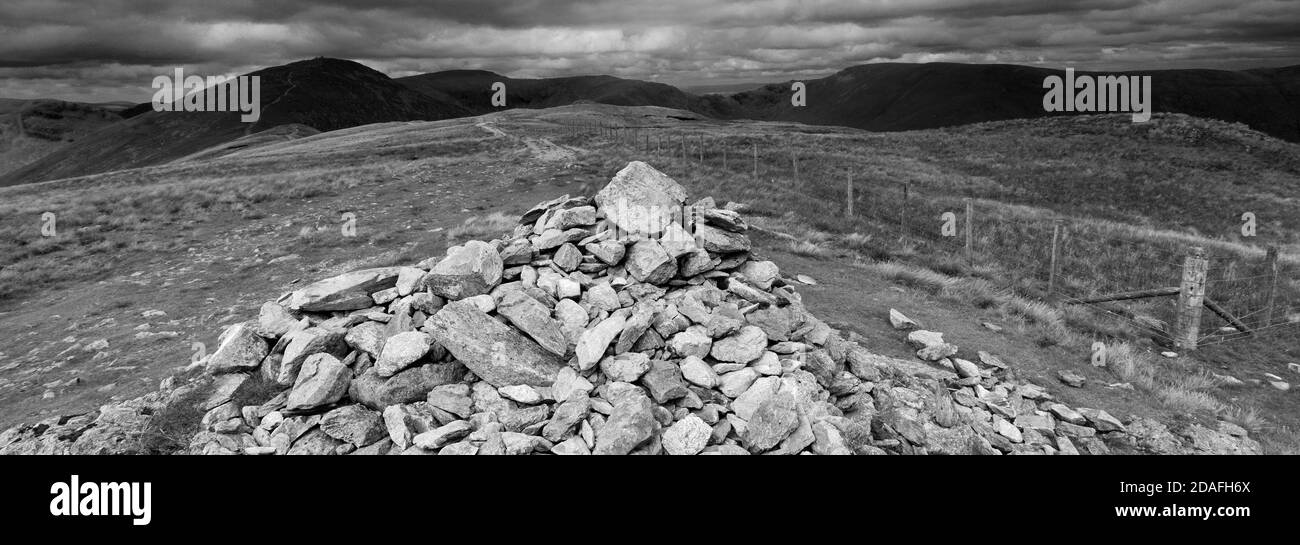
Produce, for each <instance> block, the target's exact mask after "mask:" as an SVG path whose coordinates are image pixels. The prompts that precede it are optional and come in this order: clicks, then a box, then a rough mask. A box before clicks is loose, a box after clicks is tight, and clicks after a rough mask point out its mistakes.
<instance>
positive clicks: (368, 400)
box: [348, 362, 465, 410]
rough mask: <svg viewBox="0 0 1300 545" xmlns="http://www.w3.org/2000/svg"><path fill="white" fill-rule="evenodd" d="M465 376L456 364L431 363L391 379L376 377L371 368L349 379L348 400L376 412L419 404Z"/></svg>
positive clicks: (403, 372) (463, 368)
mask: <svg viewBox="0 0 1300 545" xmlns="http://www.w3.org/2000/svg"><path fill="white" fill-rule="evenodd" d="M464 376H465V366H464V365H461V364H460V363H457V362H452V363H430V364H427V365H421V366H419V367H412V368H410V369H407V370H405V371H402V372H400V373H397V374H396V375H393V376H392V377H390V378H387V379H385V378H383V377H381V376H379V375H377V374H375V370H374V369H373V368H372V369H370V370H368V371H366V372H364V373H362V374H360V375H358V376H357V377H356V378H355V379H353V380H352V384H350V385H349V386H348V397H350V398H352V400H353V401H356V402H358V403H362V404H365V405H366V406H367V407H370V408H372V409H375V410H383V409H384V408H386V407H388V406H390V405H397V404H402V403H414V402H416V401H422V400H424V399H425V397H426V396H428V395H429V392H431V391H433V389H434V388H435V387H437V386H441V385H443V384H450V383H453V382H456V381H459V380H461V378H463V377H464Z"/></svg>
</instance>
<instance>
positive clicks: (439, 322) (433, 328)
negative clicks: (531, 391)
mask: <svg viewBox="0 0 1300 545" xmlns="http://www.w3.org/2000/svg"><path fill="white" fill-rule="evenodd" d="M425 331H427V332H428V333H429V334H430V335H432V336H433V338H434V339H435V340H437V341H438V344H441V345H442V346H444V347H446V348H447V350H448V351H450V352H451V353H452V355H454V356H456V359H457V360H459V361H460V362H461V363H464V364H465V366H466V367H469V369H470V370H471V371H473V372H474V374H476V375H478V376H479V377H481V378H482V379H483V380H485V381H487V382H488V384H491V385H493V386H496V387H498V388H500V387H502V386H513V385H516V384H527V385H529V386H550V385H551V383H552V382H554V380H555V374H556V373H558V372H559V371H560V369H561V368H562V367H564V363H563V361H561V360H560V358H559V356H556V355H555V354H553V353H551V352H549V351H547V350H546V349H544V348H542V347H541V346H540V345H538V344H537V343H536V342H533V341H532V339H529V338H528V337H525V336H524V335H523V334H522V333H520V332H519V331H517V330H515V329H514V328H512V327H510V326H507V325H505V324H502V323H501V322H498V321H496V320H495V319H493V318H492V317H491V316H488V315H487V313H485V312H483V311H482V310H479V309H478V307H476V306H474V305H473V304H472V303H467V302H464V301H456V302H454V303H449V304H448V305H447V306H445V307H442V309H441V310H439V311H438V313H437V314H434V315H433V317H431V318H429V320H428V321H427V322H425Z"/></svg>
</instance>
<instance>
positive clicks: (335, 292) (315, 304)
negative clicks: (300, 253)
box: [288, 267, 399, 312]
mask: <svg viewBox="0 0 1300 545" xmlns="http://www.w3.org/2000/svg"><path fill="white" fill-rule="evenodd" d="M398 271H399V268H398V267H381V268H377V269H365V270H360V271H353V272H350V273H344V274H340V275H338V276H334V277H331V278H326V279H324V280H320V281H317V282H313V283H311V284H308V285H307V286H304V287H303V288H302V289H300V290H297V291H295V292H293V293H292V294H290V295H289V305H288V306H289V308H290V309H292V310H306V311H309V312H327V311H331V310H357V309H362V308H367V307H370V306H372V305H374V304H375V302H374V299H371V297H370V294H372V293H375V292H377V291H380V290H386V289H388V288H391V287H393V286H396V285H397V273H398Z"/></svg>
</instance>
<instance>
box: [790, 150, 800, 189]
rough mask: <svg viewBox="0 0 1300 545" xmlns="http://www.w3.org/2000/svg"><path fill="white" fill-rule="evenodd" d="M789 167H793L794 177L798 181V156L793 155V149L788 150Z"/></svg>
mask: <svg viewBox="0 0 1300 545" xmlns="http://www.w3.org/2000/svg"><path fill="white" fill-rule="evenodd" d="M790 167H791V168H793V169H794V179H795V181H796V182H797V181H799V158H798V157H797V156H795V154H794V150H793V149H791V150H790Z"/></svg>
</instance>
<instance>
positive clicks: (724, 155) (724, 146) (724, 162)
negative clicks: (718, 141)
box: [722, 140, 727, 170]
mask: <svg viewBox="0 0 1300 545" xmlns="http://www.w3.org/2000/svg"><path fill="white" fill-rule="evenodd" d="M722 170H727V141H726V140H723V141H722Z"/></svg>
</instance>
